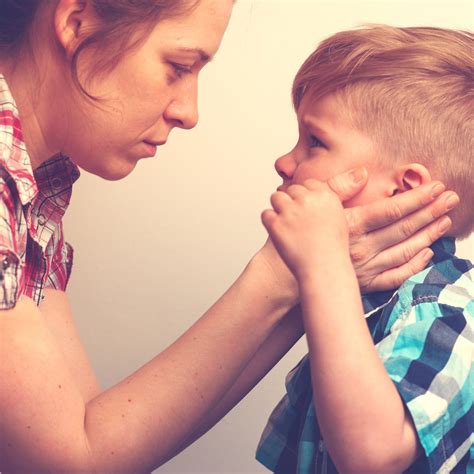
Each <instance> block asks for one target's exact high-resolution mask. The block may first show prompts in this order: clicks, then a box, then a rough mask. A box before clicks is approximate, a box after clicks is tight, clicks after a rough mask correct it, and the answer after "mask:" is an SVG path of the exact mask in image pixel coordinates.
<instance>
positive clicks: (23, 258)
mask: <svg viewBox="0 0 474 474" xmlns="http://www.w3.org/2000/svg"><path fill="white" fill-rule="evenodd" d="M78 177H79V170H78V168H77V166H76V165H74V164H73V163H72V162H71V161H70V160H69V158H67V157H66V156H64V155H61V154H58V155H56V156H54V157H52V158H51V159H49V160H48V161H46V162H44V163H43V164H42V165H41V166H39V167H38V168H37V169H36V170H35V171H34V172H33V170H32V167H31V162H30V158H29V156H28V153H27V151H26V147H25V143H24V141H23V135H22V132H21V125H20V120H19V116H18V110H17V109H16V106H15V102H14V100H13V97H12V96H11V93H10V91H9V89H8V86H7V83H6V81H5V78H4V77H3V75H2V74H0V194H1V200H0V201H1V202H0V309H8V308H13V307H14V306H15V304H16V302H17V300H18V298H19V297H20V296H21V295H26V296H28V297H30V298H32V299H33V300H34V301H35V302H36V303H37V304H39V303H40V301H41V300H42V298H43V289H44V288H55V289H58V290H65V289H66V285H67V282H68V280H69V276H70V273H71V267H72V256H73V250H72V247H71V246H70V245H69V244H67V243H66V242H65V241H64V236H63V226H62V217H63V215H64V212H65V211H66V208H67V206H68V204H69V200H70V198H71V192H72V184H73V183H74V181H76V179H77V178H78Z"/></svg>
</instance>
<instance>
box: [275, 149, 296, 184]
mask: <svg viewBox="0 0 474 474" xmlns="http://www.w3.org/2000/svg"><path fill="white" fill-rule="evenodd" d="M275 169H276V172H277V173H278V174H279V175H280V176H281V177H282V178H283V180H284V181H288V180H290V179H291V178H293V174H294V173H295V170H296V162H295V160H294V159H293V157H292V155H291V153H288V154H286V155H283V156H281V157H280V158H278V159H277V160H276V161H275Z"/></svg>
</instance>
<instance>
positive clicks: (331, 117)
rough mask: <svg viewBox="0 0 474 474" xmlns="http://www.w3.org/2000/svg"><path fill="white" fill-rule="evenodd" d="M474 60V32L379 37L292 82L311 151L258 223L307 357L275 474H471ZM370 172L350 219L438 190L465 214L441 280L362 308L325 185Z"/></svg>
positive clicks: (373, 31) (335, 48) (303, 146)
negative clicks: (276, 256)
mask: <svg viewBox="0 0 474 474" xmlns="http://www.w3.org/2000/svg"><path fill="white" fill-rule="evenodd" d="M472 46H473V45H472V35H471V34H469V33H465V32H459V31H452V30H443V29H438V28H392V27H387V26H374V27H370V28H365V29H359V30H354V31H347V32H341V33H338V34H336V35H334V36H333V37H331V38H329V39H327V40H325V41H324V42H323V43H321V44H320V46H319V47H318V48H317V50H316V51H315V52H314V53H313V54H312V55H311V56H310V57H309V58H308V59H307V60H306V62H305V63H304V64H303V66H302V67H301V69H300V71H299V72H298V74H297V76H296V78H295V82H294V87H293V99H294V105H295V109H296V111H297V115H298V123H299V134H300V136H299V140H298V143H297V144H296V146H295V148H294V149H293V150H292V151H291V152H290V153H289V154H287V155H285V156H283V157H281V158H280V159H279V160H277V162H276V169H277V171H278V173H279V174H280V175H281V176H282V178H283V185H282V186H281V187H280V188H279V191H280V192H277V193H275V194H274V195H273V196H272V199H271V202H272V206H273V210H267V211H264V213H263V214H262V220H263V223H264V225H265V227H266V228H267V230H268V232H269V234H270V236H271V238H272V240H273V242H274V244H275V246H276V247H277V249H278V251H279V253H280V255H281V256H282V258H283V259H284V260H285V262H286V263H287V265H288V267H289V268H290V270H292V272H293V273H294V275H295V277H296V279H297V281H298V284H299V287H300V297H301V307H302V311H303V320H304V326H305V332H306V336H307V341H308V347H309V355H308V356H306V357H305V358H304V359H303V360H302V361H301V362H300V363H299V364H298V366H297V367H296V368H295V369H294V370H293V371H292V372H291V373H290V374H289V376H288V378H287V384H286V386H287V395H286V396H285V397H284V398H283V400H282V401H281V402H280V404H279V405H278V406H277V408H275V410H274V411H273V413H272V415H271V417H270V420H269V422H268V424H267V427H266V429H265V432H264V433H263V435H262V438H261V441H260V444H259V448H258V451H257V459H258V460H259V461H260V462H262V463H263V464H264V465H266V466H267V467H268V468H269V469H270V470H272V471H274V472H277V473H285V474H292V473H310V472H311V473H315V472H316V473H326V472H327V473H333V472H338V471H340V472H345V473H346V472H356V473H364V474H365V473H377V474H384V473H392V472H402V471H404V472H409V473H416V474H421V473H426V472H433V473H434V472H441V473H448V472H456V473H466V472H474V450H473V428H474V410H473V399H474V370H473V360H474V283H473V279H474V270H473V266H472V264H471V263H470V262H469V261H467V260H461V259H459V258H457V257H455V255H454V251H455V246H454V238H455V237H465V236H467V235H469V234H470V233H471V232H472V231H473V229H474V214H473V209H474V164H473V160H472V142H471V140H472V133H471V131H472V118H471V115H472V71H473V58H472ZM361 165H362V166H365V167H366V168H367V170H368V172H369V183H368V185H367V187H366V188H365V190H364V191H363V192H362V193H361V194H360V195H358V196H357V198H355V199H353V200H351V201H349V202H345V203H344V206H345V207H347V206H354V205H357V204H362V203H367V202H370V201H372V200H375V199H378V198H380V197H383V196H390V195H393V194H396V193H402V192H404V191H406V190H409V189H412V188H415V187H417V186H420V185H422V184H424V183H428V182H430V181H431V180H437V179H439V180H442V181H443V182H444V183H446V185H447V186H448V187H449V188H451V189H453V190H454V191H456V192H457V194H458V195H459V196H460V198H461V204H460V205H459V206H458V207H457V208H456V209H455V210H454V211H452V212H451V214H450V218H451V220H452V228H451V230H450V231H449V232H448V235H449V236H450V237H448V238H443V239H441V240H439V241H437V242H436V243H435V244H434V245H433V246H432V253H433V256H432V259H431V262H430V264H429V266H428V267H427V268H426V269H425V270H424V271H423V272H421V273H419V274H417V275H415V276H414V277H412V278H410V279H409V280H407V281H406V282H405V283H404V284H403V285H402V286H401V287H400V288H398V289H397V290H396V291H391V292H383V293H377V294H370V295H365V296H363V297H362V301H361V296H360V293H359V288H358V284H357V280H356V277H355V272H354V268H353V265H354V264H357V258H360V259H362V260H363V258H364V256H363V255H360V256H357V257H356V259H355V261H354V262H352V261H351V258H350V256H349V250H348V249H349V247H348V242H349V236H348V231H347V224H346V220H345V217H344V212H343V206H342V205H341V203H340V201H339V199H338V198H337V196H336V195H335V194H334V193H332V192H331V190H330V189H329V187H328V186H327V185H326V184H325V183H324V182H325V181H326V180H327V179H328V178H329V177H331V176H333V175H335V174H336V173H339V172H340V171H342V170H344V169H348V168H353V167H355V166H361ZM303 184H304V186H303ZM453 204H455V202H453ZM446 225H449V221H448V222H446ZM382 232H383V230H382ZM428 251H429V250H428Z"/></svg>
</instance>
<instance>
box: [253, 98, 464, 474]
mask: <svg viewBox="0 0 474 474" xmlns="http://www.w3.org/2000/svg"><path fill="white" fill-rule="evenodd" d="M344 112H345V108H344V107H343V105H342V104H341V102H340V101H339V100H338V99H337V98H336V97H335V96H331V95H329V96H326V97H324V98H323V99H321V100H319V101H316V102H312V101H311V100H310V99H308V98H306V99H303V101H302V104H301V107H300V109H299V111H298V122H299V125H300V136H299V140H298V143H297V145H296V147H295V148H294V149H293V150H292V151H291V152H290V153H289V154H287V155H285V156H283V157H281V158H279V159H278V160H277V161H276V164H275V167H276V169H277V171H278V172H279V174H280V175H281V176H282V177H283V179H284V183H283V185H282V186H281V187H280V191H279V192H277V193H275V194H274V195H273V196H272V206H273V210H267V211H264V213H263V214H262V219H263V223H264V225H265V227H266V228H267V230H268V232H269V235H270V236H271V238H272V240H273V242H274V244H275V246H276V248H277V250H278V252H279V253H280V255H281V257H282V258H283V260H284V261H285V262H286V264H287V265H288V267H289V268H290V269H291V270H292V272H293V274H294V275H295V278H296V279H297V281H298V285H299V289H300V297H301V307H302V314H303V322H304V329H305V332H306V336H307V340H308V347H309V354H310V358H311V374H312V385H313V393H314V399H315V406H316V410H317V413H318V421H319V423H320V426H321V430H322V433H323V436H324V439H325V443H326V445H327V447H328V449H329V452H330V454H331V456H332V458H333V459H334V462H335V464H336V466H337V467H338V469H339V470H340V471H341V472H354V473H356V472H374V473H377V472H384V473H390V472H401V471H403V470H405V469H407V468H408V467H409V466H410V465H411V464H412V463H413V462H414V460H415V459H416V457H417V456H419V454H420V452H421V447H420V445H419V442H418V439H417V435H416V430H415V428H414V425H413V421H412V419H411V417H410V415H409V414H408V412H406V411H405V407H404V405H403V403H402V401H401V398H400V396H399V394H398V392H397V390H396V388H395V385H394V384H393V383H392V381H391V379H390V378H389V376H388V374H387V373H386V371H385V369H384V367H383V364H382V362H381V360H380V358H379V357H378V355H377V352H376V350H375V347H374V344H373V342H372V338H371V335H370V333H369V331H368V328H367V325H366V323H365V317H364V312H363V308H362V303H361V298H360V290H359V284H358V281H357V278H356V276H355V271H354V268H353V265H352V262H351V258H350V253H349V232H348V226H347V220H346V218H345V213H344V206H355V205H362V204H366V203H369V202H373V201H374V200H378V199H380V198H384V197H387V196H393V195H395V194H399V193H405V192H406V191H408V190H410V189H413V188H417V187H419V186H421V185H424V184H427V183H431V182H432V180H431V177H430V173H429V171H428V170H427V169H426V168H425V167H424V166H422V165H420V164H417V163H404V164H395V165H394V164H381V163H380V161H379V159H378V158H379V153H380V151H379V150H378V149H377V147H376V145H375V143H374V142H373V141H372V139H371V138H370V137H369V136H367V135H365V134H364V133H362V132H359V131H358V130H356V129H355V128H353V127H352V125H351V124H350V122H349V121H348V120H347V114H344ZM361 165H363V166H365V167H366V168H367V169H369V172H370V178H369V182H368V184H367V186H366V187H365V188H364V190H363V191H362V192H361V193H359V194H358V195H357V196H356V197H354V198H352V199H349V200H347V201H346V202H345V203H344V204H343V203H342V202H341V200H340V198H339V197H338V196H337V195H336V194H335V193H334V192H333V191H332V190H331V188H330V187H329V186H328V185H327V184H326V181H327V180H328V179H329V178H330V177H331V176H332V175H334V174H338V173H340V172H341V171H342V170H344V169H348V168H351V167H353V166H361ZM283 191H284V192H283ZM450 197H451V199H453V204H454V203H455V202H456V201H457V200H458V198H457V196H455V195H451V196H450ZM446 219H448V218H446ZM322 229H324V230H323V231H322ZM426 253H427V255H428V256H431V255H432V252H431V251H429V250H428V251H426ZM328 281H334V282H336V281H337V285H328V284H327V282H328ZM335 348H344V350H343V351H342V352H341V351H338V354H339V355H338V357H335V355H334V350H335ZM347 387H351V389H350V390H347Z"/></svg>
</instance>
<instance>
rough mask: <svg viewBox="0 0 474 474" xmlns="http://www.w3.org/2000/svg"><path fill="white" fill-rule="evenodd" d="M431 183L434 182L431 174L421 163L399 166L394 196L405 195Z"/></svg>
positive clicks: (394, 185) (396, 172)
mask: <svg viewBox="0 0 474 474" xmlns="http://www.w3.org/2000/svg"><path fill="white" fill-rule="evenodd" d="M430 181H432V179H431V174H430V172H429V171H428V169H427V168H426V167H425V166H424V165H421V164H420V163H410V164H408V165H402V166H399V167H398V168H396V170H395V179H394V181H393V192H392V195H393V194H399V193H404V192H405V191H409V190H410V189H414V188H417V187H418V186H421V185H422V184H426V183H429V182H430Z"/></svg>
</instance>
